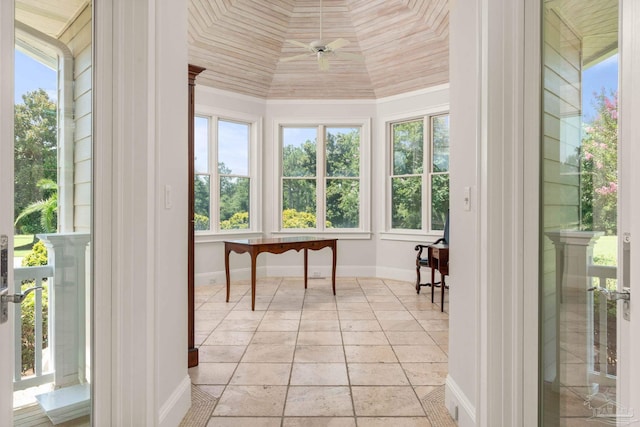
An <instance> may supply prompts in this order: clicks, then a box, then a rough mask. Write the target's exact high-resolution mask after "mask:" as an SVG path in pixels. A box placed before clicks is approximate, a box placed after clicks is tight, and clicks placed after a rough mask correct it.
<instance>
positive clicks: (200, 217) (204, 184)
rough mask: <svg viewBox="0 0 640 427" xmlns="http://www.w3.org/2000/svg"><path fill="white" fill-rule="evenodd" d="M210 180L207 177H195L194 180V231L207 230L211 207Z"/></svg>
mask: <svg viewBox="0 0 640 427" xmlns="http://www.w3.org/2000/svg"><path fill="white" fill-rule="evenodd" d="M210 181H211V179H210V177H209V175H196V176H195V178H194V183H193V184H194V186H193V188H194V196H195V197H194V218H193V219H194V221H195V230H196V231H202V230H209V220H210V214H209V207H210V206H211V199H210V197H211V196H210V195H211V182H210Z"/></svg>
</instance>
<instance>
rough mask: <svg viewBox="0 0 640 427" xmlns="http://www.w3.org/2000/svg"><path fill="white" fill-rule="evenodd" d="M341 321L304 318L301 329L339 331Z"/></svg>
mask: <svg viewBox="0 0 640 427" xmlns="http://www.w3.org/2000/svg"><path fill="white" fill-rule="evenodd" d="M339 330H340V323H339V322H338V320H337V319H334V320H316V319H302V321H301V322H300V331H339Z"/></svg>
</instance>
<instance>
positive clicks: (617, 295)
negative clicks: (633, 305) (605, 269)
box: [587, 286, 631, 301]
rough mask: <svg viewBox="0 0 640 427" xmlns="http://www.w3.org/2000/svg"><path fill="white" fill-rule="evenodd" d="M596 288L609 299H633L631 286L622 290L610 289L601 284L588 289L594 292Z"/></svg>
mask: <svg viewBox="0 0 640 427" xmlns="http://www.w3.org/2000/svg"><path fill="white" fill-rule="evenodd" d="M595 290H598V291H600V292H602V294H604V296H605V297H607V299H608V300H609V301H618V300H619V299H621V300H624V301H629V300H630V299H631V292H629V288H623V289H622V292H618V291H610V290H609V289H607V288H603V287H601V286H594V287H593V288H589V289H587V291H589V292H593V291H595Z"/></svg>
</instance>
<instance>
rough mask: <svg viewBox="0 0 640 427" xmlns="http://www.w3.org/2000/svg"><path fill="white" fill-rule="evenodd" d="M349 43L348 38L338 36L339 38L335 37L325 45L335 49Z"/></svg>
mask: <svg viewBox="0 0 640 427" xmlns="http://www.w3.org/2000/svg"><path fill="white" fill-rule="evenodd" d="M349 43H350V42H349V40H347V39H343V38H340V39H335V40H334V41H332V42H331V43H329V44H328V45H327V46H326V47H328V48H329V49H330V50H336V49H340V48H341V47H344V46H346V45H348V44H349Z"/></svg>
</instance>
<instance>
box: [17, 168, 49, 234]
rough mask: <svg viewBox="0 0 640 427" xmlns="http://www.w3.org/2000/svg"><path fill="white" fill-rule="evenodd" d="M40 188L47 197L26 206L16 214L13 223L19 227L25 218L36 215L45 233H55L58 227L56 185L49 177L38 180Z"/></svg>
mask: <svg viewBox="0 0 640 427" xmlns="http://www.w3.org/2000/svg"><path fill="white" fill-rule="evenodd" d="M38 188H40V189H41V190H42V191H43V193H44V195H45V196H46V197H47V198H46V199H43V200H38V201H35V202H33V203H31V204H30V205H28V206H26V207H25V208H24V209H23V210H22V212H20V214H19V215H18V216H17V218H16V221H15V225H16V227H19V226H20V225H21V224H22V221H23V220H24V219H25V218H28V217H33V216H34V215H36V214H37V215H38V216H39V217H40V226H41V228H42V230H43V231H44V232H45V233H55V232H56V231H57V229H58V185H57V184H56V183H55V182H53V181H52V180H50V179H41V180H40V181H38Z"/></svg>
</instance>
